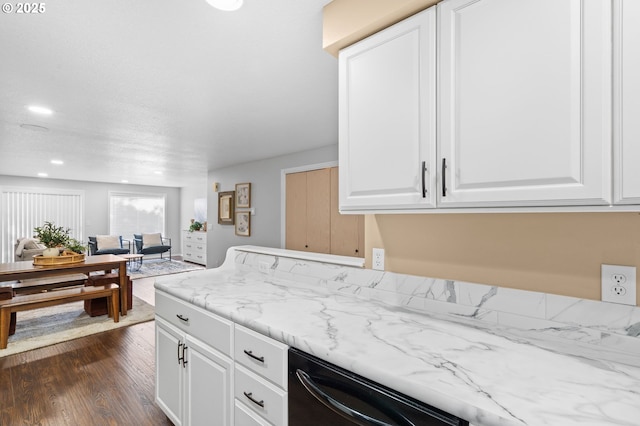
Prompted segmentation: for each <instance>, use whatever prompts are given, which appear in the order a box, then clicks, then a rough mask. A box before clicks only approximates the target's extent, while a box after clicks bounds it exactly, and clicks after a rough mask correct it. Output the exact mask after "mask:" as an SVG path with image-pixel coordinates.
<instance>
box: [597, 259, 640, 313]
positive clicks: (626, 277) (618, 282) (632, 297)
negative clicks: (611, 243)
mask: <svg viewBox="0 0 640 426" xmlns="http://www.w3.org/2000/svg"><path fill="white" fill-rule="evenodd" d="M601 271H602V272H601V281H602V301H603V302H613V303H622V304H625V305H632V306H635V305H636V267H635V266H620V265H602V268H601Z"/></svg>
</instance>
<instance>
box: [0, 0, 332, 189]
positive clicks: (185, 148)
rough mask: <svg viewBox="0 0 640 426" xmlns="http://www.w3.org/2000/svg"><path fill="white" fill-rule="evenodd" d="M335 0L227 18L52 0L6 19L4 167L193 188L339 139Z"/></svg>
mask: <svg viewBox="0 0 640 426" xmlns="http://www.w3.org/2000/svg"><path fill="white" fill-rule="evenodd" d="M328 1H329V0H245V2H244V3H245V4H244V6H243V7H242V8H241V9H240V10H238V11H235V12H223V11H219V10H216V9H214V8H212V7H211V6H209V5H208V4H207V3H206V2H205V0H90V1H88V0H54V1H51V2H46V3H45V6H46V10H45V12H44V13H42V14H29V15H27V14H16V13H11V14H5V13H3V14H2V15H0V175H17V176H30V177H35V176H36V175H37V173H38V172H46V173H48V175H49V178H54V179H73V180H92V181H100V182H121V180H123V179H126V180H128V181H129V183H131V184H144V185H160V186H188V185H192V184H194V183H196V182H200V183H202V181H203V180H204V181H205V182H206V175H207V170H211V169H216V168H220V167H226V166H230V165H233V164H238V163H243V162H247V161H252V160H257V159H263V158H268V157H273V156H277V155H282V154H286V153H291V152H297V151H303V150H307V149H312V148H316V147H320V146H326V145H330V144H335V143H337V138H338V135H337V133H338V117H337V102H338V101H337V91H338V82H337V60H336V58H334V57H332V56H331V55H329V54H328V53H326V52H324V51H323V50H322V7H323V6H324V5H325V4H326V3H328ZM12 3H13V4H15V2H12ZM34 104H35V105H43V106H47V107H49V108H51V109H52V110H53V111H54V113H53V114H52V115H50V116H39V115H35V114H33V113H31V112H29V111H28V110H27V108H26V107H27V106H28V105H34ZM24 124H29V125H37V126H43V127H46V128H48V131H38V130H34V129H33V128H25V127H22V126H21V125H24ZM27 127H29V126H27ZM52 159H60V160H63V161H64V165H61V166H60V165H58V166H56V165H52V164H51V163H50V161H51V160H52ZM156 171H159V172H161V173H162V174H156Z"/></svg>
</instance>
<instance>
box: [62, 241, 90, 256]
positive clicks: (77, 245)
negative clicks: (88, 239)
mask: <svg viewBox="0 0 640 426" xmlns="http://www.w3.org/2000/svg"><path fill="white" fill-rule="evenodd" d="M65 248H66V249H67V250H70V251H72V252H74V253H77V254H82V253H84V252H85V250H86V249H87V247H86V246H84V245H83V244H82V243H81V242H80V241H78V240H76V239H75V238H69V241H68V242H67V244H66V246H65Z"/></svg>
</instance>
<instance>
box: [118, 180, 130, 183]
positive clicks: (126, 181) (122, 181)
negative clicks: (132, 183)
mask: <svg viewBox="0 0 640 426" xmlns="http://www.w3.org/2000/svg"><path fill="white" fill-rule="evenodd" d="M120 183H129V181H128V180H124V179H122V180H121V181H120Z"/></svg>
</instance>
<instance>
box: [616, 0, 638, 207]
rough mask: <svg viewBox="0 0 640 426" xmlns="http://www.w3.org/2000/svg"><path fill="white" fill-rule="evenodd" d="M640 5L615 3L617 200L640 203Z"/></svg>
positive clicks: (630, 1)
mask: <svg viewBox="0 0 640 426" xmlns="http://www.w3.org/2000/svg"><path fill="white" fill-rule="evenodd" d="M638 22H640V2H639V1H637V0H615V1H614V20H613V31H614V115H613V117H614V133H613V134H614V155H615V156H614V165H615V174H614V198H615V202H616V203H618V204H640V167H639V166H638V165H639V164H640V78H639V76H640V26H639V25H638Z"/></svg>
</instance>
